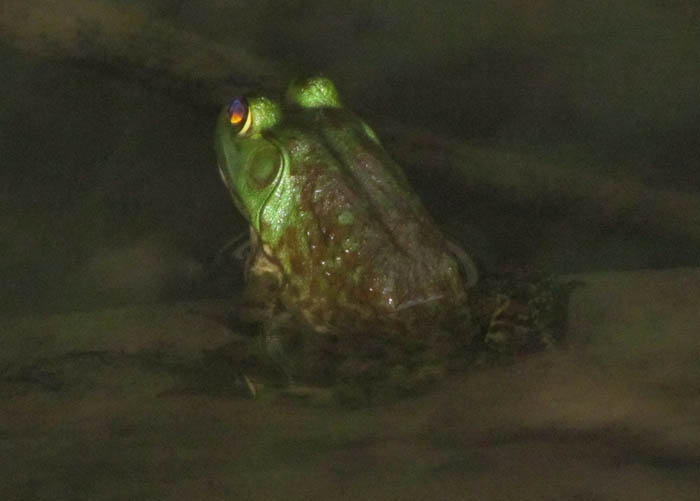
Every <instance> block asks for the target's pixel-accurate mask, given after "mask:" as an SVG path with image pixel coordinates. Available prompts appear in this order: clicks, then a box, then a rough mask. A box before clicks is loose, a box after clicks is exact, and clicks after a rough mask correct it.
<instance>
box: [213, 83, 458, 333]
mask: <svg viewBox="0 0 700 501" xmlns="http://www.w3.org/2000/svg"><path fill="white" fill-rule="evenodd" d="M247 104H248V110H247V111H248V114H250V117H248V118H249V120H248V125H247V126H246V127H245V128H244V129H245V130H244V132H242V133H241V132H239V131H240V130H241V126H240V125H232V123H231V119H230V111H229V108H226V109H224V110H223V111H222V113H221V115H220V117H219V120H218V124H217V129H216V146H217V152H218V160H219V169H220V172H221V175H222V178H223V180H224V183H225V184H226V185H227V187H228V188H229V191H230V192H231V195H232V197H233V199H234V201H235V202H236V205H237V206H238V208H239V210H240V211H241V212H242V214H243V215H244V216H245V217H246V218H247V219H248V221H249V222H250V224H251V229H252V233H253V239H252V240H253V250H252V252H253V254H252V258H251V259H250V262H249V270H248V272H249V273H248V276H249V279H250V281H251V287H252V288H255V287H256V286H255V284H256V282H257V283H266V284H273V287H263V288H260V287H258V288H257V290H258V293H257V295H258V296H264V297H259V298H258V299H259V300H261V301H270V302H272V301H278V302H280V303H281V304H282V305H283V306H284V308H285V309H286V310H287V311H289V312H291V313H293V314H295V315H297V316H299V317H300V318H303V319H304V320H305V321H306V323H308V325H309V326H311V327H312V328H313V329H314V330H316V331H329V330H330V331H336V330H353V331H361V330H366V329H376V328H381V329H385V330H387V329H388V330H391V331H399V330H401V331H403V330H414V331H415V330H416V329H420V328H424V327H425V326H426V325H430V324H431V323H432V322H435V321H441V320H443V319H446V318H448V317H450V316H453V315H454V314H455V312H462V313H464V309H465V308H466V306H465V305H466V293H465V287H464V284H463V280H462V276H461V274H460V271H459V266H458V263H457V262H456V260H455V258H454V257H453V256H452V255H451V254H450V253H449V251H448V250H447V247H446V243H445V240H444V238H443V236H442V235H441V233H440V231H439V230H438V228H437V227H436V225H435V224H434V222H433V221H432V220H431V218H430V217H429V215H428V214H427V212H426V210H425V208H424V207H423V206H422V204H421V202H420V201H419V199H418V198H417V196H416V195H415V194H414V193H413V191H412V190H411V188H410V186H409V185H408V182H407V181H406V178H405V176H404V174H403V172H402V171H401V169H400V168H399V167H398V166H397V165H396V164H395V163H394V162H393V161H392V160H391V158H389V156H388V155H387V153H386V152H385V151H384V149H383V148H382V146H381V145H380V143H379V141H378V139H377V138H376V136H375V134H374V133H373V132H372V130H371V129H370V128H369V127H368V126H367V125H366V124H365V123H364V122H362V121H361V120H360V119H359V118H358V117H356V116H355V115H354V114H352V113H351V112H350V111H348V110H347V109H345V108H344V107H343V106H341V104H340V102H339V100H338V97H337V93H336V91H335V88H334V87H333V84H332V83H331V82H330V81H329V80H327V79H324V78H312V79H307V80H303V81H298V82H295V83H293V84H292V85H291V86H290V88H289V90H288V91H287V94H286V98H285V100H284V101H283V102H282V103H281V104H277V103H275V102H274V101H272V100H270V99H268V98H266V97H261V96H257V97H256V96H251V97H249V98H248V99H247ZM261 290H262V291H263V292H262V293H261V292H260V291H261Z"/></svg>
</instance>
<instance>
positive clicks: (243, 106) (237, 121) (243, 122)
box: [228, 97, 253, 135]
mask: <svg viewBox="0 0 700 501" xmlns="http://www.w3.org/2000/svg"><path fill="white" fill-rule="evenodd" d="M228 121H229V123H230V124H231V125H232V126H233V127H234V128H235V129H236V130H237V132H238V134H239V135H241V134H245V133H246V132H248V129H250V125H251V124H252V123H253V120H252V114H251V113H250V112H249V108H248V102H247V101H246V100H245V99H244V98H239V97H237V98H236V99H234V100H233V101H231V104H230V105H229V107H228Z"/></svg>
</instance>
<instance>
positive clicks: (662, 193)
mask: <svg viewBox="0 0 700 501" xmlns="http://www.w3.org/2000/svg"><path fill="white" fill-rule="evenodd" d="M699 21H700V8H698V7H697V6H696V3H695V2H692V1H671V0H667V1H661V0H658V1H653V0H642V1H619V2H603V1H588V2H578V1H544V0H542V1H527V2H525V1H517V0H510V1H503V2H490V1H486V0H472V1H463V0H460V1H442V2H438V3H437V4H430V5H428V4H426V3H425V2H418V1H405V0H402V1H395V2H392V1H390V2H381V4H380V3H379V2H373V1H359V2H347V1H325V2H315V1H256V2H242V1H230V2H225V1H221V0H206V1H200V2H189V3H188V2H179V1H164V0H163V1H148V2H145V1H128V0H124V1H96V0H95V1H88V0H67V1H65V2H60V3H58V2H49V1H39V0H35V1H24V2H20V1H9V2H3V7H2V8H1V9H0V64H1V67H2V72H1V73H2V78H1V79H0V93H1V94H0V95H2V103H3V105H2V107H1V108H0V159H1V161H2V166H1V168H0V282H2V284H3V289H4V290H3V294H2V295H0V310H2V312H4V313H23V312H34V311H41V312H43V311H56V310H71V309H86V308H94V307H98V306H102V305H105V304H114V303H133V302H143V301H160V300H164V299H179V298H186V297H201V296H206V295H211V294H225V293H226V291H225V290H224V291H222V290H221V288H217V287H213V286H211V284H208V283H207V280H209V278H210V277H209V278H207V277H208V275H207V274H208V270H209V269H210V265H211V262H212V261H213V260H214V258H215V256H216V254H217V252H218V250H219V249H220V248H221V247H222V246H223V245H224V244H225V243H226V242H227V241H228V239H229V238H231V237H233V236H235V235H236V234H238V233H240V232H241V231H243V230H244V229H245V223H244V221H243V220H242V218H241V217H240V216H239V215H238V214H237V213H236V211H235V209H234V207H233V205H232V204H231V203H230V201H229V199H228V195H227V194H226V192H225V190H224V188H223V186H221V184H220V181H219V178H218V174H217V172H216V167H215V158H214V153H213V147H212V141H213V137H212V136H213V132H212V129H213V124H214V120H215V117H216V114H217V112H218V109H219V107H220V106H221V104H222V103H224V102H225V101H226V100H227V99H228V98H229V97H230V96H231V95H234V94H236V93H240V92H245V91H247V90H251V89H262V90H263V91H266V92H269V93H272V94H274V93H276V92H279V91H281V90H282V89H283V88H284V87H285V86H286V84H287V82H288V81H289V80H290V79H291V78H293V77H295V76H299V75H308V74H315V73H319V72H320V73H323V74H325V75H327V76H329V77H331V78H332V79H333V80H334V81H335V83H336V85H337V86H338V88H339V90H340V92H341V95H342V96H343V98H344V101H345V102H346V103H347V105H348V106H349V107H350V108H352V109H354V110H355V111H357V112H358V113H359V114H360V115H362V116H363V117H364V118H365V119H366V120H367V121H368V122H369V123H370V124H371V125H372V126H373V127H374V128H375V129H377V131H378V133H379V135H380V137H381V138H382V139H383V140H384V142H385V145H386V147H387V149H388V150H389V151H390V152H391V153H392V155H394V156H395V157H396V158H397V160H398V161H399V163H401V164H402V165H404V166H405V168H406V170H407V173H408V175H409V177H410V179H411V181H412V182H413V183H414V185H415V186H416V189H417V190H418V191H419V193H420V194H421V196H422V197H423V198H424V200H425V201H426V205H427V206H428V208H429V210H430V211H431V212H432V213H433V214H434V216H435V218H436V219H437V220H438V221H439V222H440V223H441V224H443V225H445V226H446V227H448V228H450V230H449V231H450V232H451V233H452V234H455V233H456V234H457V236H458V238H459V239H460V240H461V241H462V242H463V243H464V244H465V245H466V246H467V247H468V248H470V249H471V250H472V251H473V252H474V253H476V254H478V255H479V257H480V258H481V259H482V260H484V261H486V262H488V263H489V265H490V266H493V267H496V268H499V267H504V266H533V267H537V268H540V269H544V270H545V271H551V272H554V273H568V272H577V271H590V270H605V269H630V268H647V267H654V268H663V267H672V266H680V265H697V264H698V263H699V262H700V255H699V253H698V251H697V248H698V244H699V243H700V219H699V218H700V214H698V213H694V211H693V209H695V208H700V202H699V199H700V193H699V192H700V176H698V174H697V172H698V167H699V160H698V158H699V157H700V155H699V154H700V142H699V141H698V130H699V129H700V94H699V93H698V79H699V77H700V65H699V64H698V62H699V61H698V54H700V28H699V26H700V22H699ZM601 193H603V194H604V196H603V195H601ZM620 200H623V201H624V203H623V202H620V203H618V201H620Z"/></svg>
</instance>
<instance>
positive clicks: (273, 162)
mask: <svg viewBox="0 0 700 501" xmlns="http://www.w3.org/2000/svg"><path fill="white" fill-rule="evenodd" d="M341 129H342V131H341ZM330 130H335V131H339V134H340V135H342V138H340V137H339V142H340V143H342V144H343V145H346V146H349V144H350V143H352V144H353V145H354V144H358V143H359V142H363V141H369V142H370V143H372V145H373V146H375V147H378V146H379V141H378V139H377V137H376V135H375V134H374V132H373V131H372V130H371V129H370V127H369V126H368V125H366V124H365V123H364V122H363V121H362V120H360V119H359V118H357V117H356V116H355V115H353V114H352V113H350V112H349V111H347V110H345V109H344V108H343V106H342V104H341V102H340V99H339V97H338V92H337V91H336V88H335V86H334V85H333V83H332V82H331V81H330V80H329V79H327V78H324V77H313V78H307V79H303V80H297V81H294V82H292V84H291V85H290V86H289V88H288V89H287V92H286V94H285V96H284V99H283V100H281V101H279V102H278V101H276V100H274V99H272V98H270V97H267V96H263V95H249V96H245V97H237V98H235V99H233V100H232V101H231V102H230V103H229V104H228V105H227V106H226V107H224V109H223V110H222V111H221V113H220V115H219V119H218V122H217V128H216V149H217V156H218V165H219V172H220V174H221V177H222V179H223V182H224V184H225V185H226V186H227V187H228V189H229V191H230V193H231V196H232V197H233V199H234V201H235V203H236V206H237V207H238V209H239V210H240V212H241V213H242V214H243V216H244V217H245V218H246V219H247V220H248V222H249V223H250V224H251V226H252V227H253V229H254V230H255V231H256V232H257V233H258V234H259V235H261V236H262V237H263V240H265V241H269V240H276V239H277V238H278V237H279V236H280V235H281V233H282V232H283V231H284V229H285V228H286V227H287V226H289V224H290V223H294V221H290V220H289V216H290V213H289V211H287V210H285V208H287V207H290V206H291V205H295V206H298V205H299V200H293V199H292V197H293V195H294V191H293V190H290V189H287V188H286V187H285V186H284V183H283V180H284V179H289V177H290V175H293V174H294V172H295V171H296V172H297V174H298V175H301V176H303V175H304V174H303V173H302V171H303V169H304V168H305V167H310V166H313V165H321V164H323V165H328V164H330V163H338V162H339V160H338V157H337V156H335V153H329V151H327V150H328V144H327V143H328V142H327V141H325V140H322V139H320V136H321V135H323V134H324V133H327V132H328V131H330ZM331 133H332V134H333V132H331ZM321 150H323V151H321ZM343 161H344V162H345V163H347V160H340V162H343ZM399 176H400V177H401V178H402V175H399ZM266 207H267V208H268V209H270V210H268V211H266V213H267V214H276V215H277V217H272V218H266V220H265V222H264V224H263V221H262V218H263V210H264V209H265V208H266ZM344 217H346V218H347V217H348V216H347V215H345V216H344ZM262 226H264V229H263V228H262Z"/></svg>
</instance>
